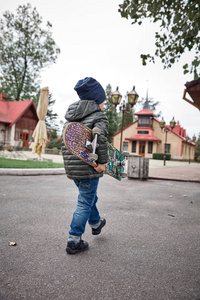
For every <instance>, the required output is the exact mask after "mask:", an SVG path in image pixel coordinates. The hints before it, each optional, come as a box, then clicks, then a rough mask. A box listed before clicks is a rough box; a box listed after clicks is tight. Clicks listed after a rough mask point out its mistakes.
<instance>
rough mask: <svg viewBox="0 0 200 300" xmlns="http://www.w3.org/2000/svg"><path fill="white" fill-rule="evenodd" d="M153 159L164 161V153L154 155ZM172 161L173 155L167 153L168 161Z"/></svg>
mask: <svg viewBox="0 0 200 300" xmlns="http://www.w3.org/2000/svg"><path fill="white" fill-rule="evenodd" d="M153 159H160V160H164V153H153ZM170 159H171V154H169V153H166V160H170Z"/></svg>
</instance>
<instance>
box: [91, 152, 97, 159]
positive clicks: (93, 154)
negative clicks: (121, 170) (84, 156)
mask: <svg viewBox="0 0 200 300" xmlns="http://www.w3.org/2000/svg"><path fill="white" fill-rule="evenodd" d="M89 159H90V160H97V159H98V155H97V154H95V153H90V154H89Z"/></svg>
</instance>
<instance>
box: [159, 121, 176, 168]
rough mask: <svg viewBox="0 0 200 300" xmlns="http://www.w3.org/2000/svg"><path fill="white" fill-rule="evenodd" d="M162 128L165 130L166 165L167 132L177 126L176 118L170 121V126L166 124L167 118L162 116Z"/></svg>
mask: <svg viewBox="0 0 200 300" xmlns="http://www.w3.org/2000/svg"><path fill="white" fill-rule="evenodd" d="M159 124H160V128H161V131H163V132H165V144H164V157H163V158H164V166H165V165H166V145H167V134H168V132H169V131H172V130H173V129H174V127H175V126H176V121H175V120H174V118H173V119H172V120H171V121H170V123H169V124H170V125H169V126H170V128H171V129H170V128H169V127H168V126H166V123H165V120H164V118H162V120H161V121H160V123H159Z"/></svg>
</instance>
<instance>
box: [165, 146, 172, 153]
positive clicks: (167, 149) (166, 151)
mask: <svg viewBox="0 0 200 300" xmlns="http://www.w3.org/2000/svg"><path fill="white" fill-rule="evenodd" d="M170 146H171V145H170V144H165V153H170Z"/></svg>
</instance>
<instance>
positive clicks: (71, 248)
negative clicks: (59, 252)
mask: <svg viewBox="0 0 200 300" xmlns="http://www.w3.org/2000/svg"><path fill="white" fill-rule="evenodd" d="M88 246H89V245H88V242H86V241H83V240H80V242H79V243H77V244H76V243H74V242H73V241H70V242H68V243H67V248H66V251H67V253H68V254H76V253H79V252H82V251H85V250H87V249H88Z"/></svg>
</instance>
